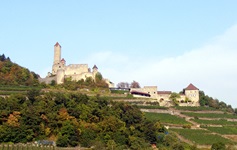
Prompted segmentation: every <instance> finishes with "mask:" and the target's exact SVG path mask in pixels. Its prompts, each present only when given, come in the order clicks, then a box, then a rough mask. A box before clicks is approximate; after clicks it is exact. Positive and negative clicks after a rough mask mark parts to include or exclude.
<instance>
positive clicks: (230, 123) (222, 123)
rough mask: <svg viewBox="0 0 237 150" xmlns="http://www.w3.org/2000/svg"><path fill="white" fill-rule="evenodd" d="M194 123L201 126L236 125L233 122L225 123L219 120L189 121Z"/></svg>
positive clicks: (223, 120) (236, 123)
mask: <svg viewBox="0 0 237 150" xmlns="http://www.w3.org/2000/svg"><path fill="white" fill-rule="evenodd" d="M191 120H193V121H194V122H197V123H199V124H201V125H209V124H213V125H237V122H235V121H227V120H225V119H220V120H202V119H191Z"/></svg>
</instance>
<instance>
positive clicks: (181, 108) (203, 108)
mask: <svg viewBox="0 0 237 150" xmlns="http://www.w3.org/2000/svg"><path fill="white" fill-rule="evenodd" d="M175 108H176V109H177V110H188V111H203V110H205V111H209V110H217V109H215V108H212V107H203V106H200V107H188V106H186V107H185V106H176V107H175Z"/></svg>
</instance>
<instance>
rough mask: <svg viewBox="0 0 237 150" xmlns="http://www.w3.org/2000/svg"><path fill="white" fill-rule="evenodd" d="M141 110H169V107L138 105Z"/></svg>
mask: <svg viewBox="0 0 237 150" xmlns="http://www.w3.org/2000/svg"><path fill="white" fill-rule="evenodd" d="M138 107H139V108H141V109H162V110H168V109H169V108H168V107H163V106H157V105H138Z"/></svg>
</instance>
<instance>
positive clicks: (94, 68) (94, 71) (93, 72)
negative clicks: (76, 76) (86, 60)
mask: <svg viewBox="0 0 237 150" xmlns="http://www.w3.org/2000/svg"><path fill="white" fill-rule="evenodd" d="M92 70H93V71H92V74H93V79H94V80H95V76H96V74H97V73H98V67H97V66H96V65H94V66H93V68H92Z"/></svg>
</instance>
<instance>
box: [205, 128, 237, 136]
mask: <svg viewBox="0 0 237 150" xmlns="http://www.w3.org/2000/svg"><path fill="white" fill-rule="evenodd" d="M205 128H206V129H207V130H209V131H211V132H215V133H219V134H224V135H227V134H229V135H237V128H236V127H228V126H224V127H205Z"/></svg>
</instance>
